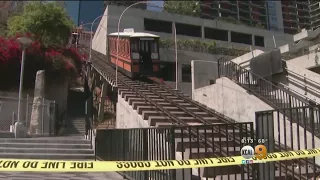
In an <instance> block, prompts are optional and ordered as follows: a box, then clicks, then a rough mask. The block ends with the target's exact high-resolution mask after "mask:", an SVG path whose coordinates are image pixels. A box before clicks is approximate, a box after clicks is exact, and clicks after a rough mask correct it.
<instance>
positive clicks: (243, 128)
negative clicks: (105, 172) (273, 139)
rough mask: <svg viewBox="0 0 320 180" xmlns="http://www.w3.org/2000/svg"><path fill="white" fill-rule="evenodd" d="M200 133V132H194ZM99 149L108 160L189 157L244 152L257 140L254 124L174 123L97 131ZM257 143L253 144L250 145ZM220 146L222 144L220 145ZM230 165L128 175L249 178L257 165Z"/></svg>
mask: <svg viewBox="0 0 320 180" xmlns="http://www.w3.org/2000/svg"><path fill="white" fill-rule="evenodd" d="M194 132H196V135H195V134H194ZM96 138H97V139H96V150H97V151H96V152H97V156H98V158H99V159H102V160H106V161H141V160H169V159H177V160H187V159H197V158H205V157H221V156H223V155H222V154H223V153H224V152H222V151H226V152H227V156H237V155H240V149H241V147H243V146H244V145H247V143H246V142H243V141H240V139H248V138H250V139H254V137H253V123H252V122H250V123H233V124H214V125H201V126H182V127H177V126H172V127H168V128H144V129H107V130H97V137H96ZM250 145H253V144H250ZM217 146H219V147H218V148H217ZM250 166H251V165H247V166H228V167H214V168H198V169H181V170H161V171H134V172H126V173H125V174H124V175H125V176H126V177H127V178H131V179H150V178H152V179H157V180H158V179H159V180H162V179H164V180H176V179H192V178H200V177H202V178H204V179H206V178H207V179H210V178H224V179H228V178H232V177H234V176H237V177H238V179H249V178H252V177H255V176H254V174H255V172H253V168H252V167H251V168H249V167H250Z"/></svg>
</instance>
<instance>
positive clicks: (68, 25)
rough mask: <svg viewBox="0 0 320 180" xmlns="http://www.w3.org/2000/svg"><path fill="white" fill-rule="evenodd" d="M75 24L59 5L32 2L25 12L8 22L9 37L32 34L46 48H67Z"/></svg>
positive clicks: (26, 6)
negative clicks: (18, 34)
mask: <svg viewBox="0 0 320 180" xmlns="http://www.w3.org/2000/svg"><path fill="white" fill-rule="evenodd" d="M72 27H73V23H72V21H71V20H70V18H69V16H68V14H67V13H66V11H65V10H64V8H63V7H62V6H60V5H58V4H57V3H41V2H31V3H28V4H27V5H25V8H24V11H23V12H22V13H21V14H20V15H18V16H14V17H11V18H9V20H8V35H9V36H14V35H16V34H17V33H26V32H30V33H32V34H35V37H34V39H35V40H38V41H39V42H40V43H41V44H43V45H44V46H45V47H61V46H65V45H66V44H67V42H68V38H69V37H70V33H71V30H72Z"/></svg>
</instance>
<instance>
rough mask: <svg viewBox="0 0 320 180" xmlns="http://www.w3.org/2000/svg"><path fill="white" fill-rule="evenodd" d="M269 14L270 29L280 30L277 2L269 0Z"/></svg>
mask: <svg viewBox="0 0 320 180" xmlns="http://www.w3.org/2000/svg"><path fill="white" fill-rule="evenodd" d="M267 5H268V15H269V27H270V30H275V31H277V30H278V28H279V27H278V18H277V7H276V6H277V5H276V2H274V1H271V0H268V1H267Z"/></svg>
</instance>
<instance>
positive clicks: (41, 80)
mask: <svg viewBox="0 0 320 180" xmlns="http://www.w3.org/2000/svg"><path fill="white" fill-rule="evenodd" d="M44 95H45V71H44V70H40V71H38V72H37V75H36V82H35V88H34V98H33V105H32V112H31V121H30V127H29V132H28V133H29V134H34V135H36V134H41V133H42V131H41V130H42V128H41V127H42V123H44V122H43V121H44V119H42V117H43V116H42V108H43V98H44ZM45 124H46V123H45Z"/></svg>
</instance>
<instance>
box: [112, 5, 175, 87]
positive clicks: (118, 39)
mask: <svg viewBox="0 0 320 180" xmlns="http://www.w3.org/2000/svg"><path fill="white" fill-rule="evenodd" d="M137 4H151V5H153V6H156V7H158V8H161V7H160V6H158V5H157V4H153V3H150V2H148V1H139V2H136V3H134V4H131V5H130V6H128V7H126V8H125V9H124V10H123V11H122V13H121V15H120V17H119V20H118V38H117V59H116V87H117V86H118V59H119V41H120V22H121V18H122V16H123V14H124V13H125V12H126V11H127V10H128V9H129V8H131V7H132V6H135V5H137ZM169 14H170V13H169ZM170 15H171V16H172V14H170ZM172 19H173V29H174V46H175V47H174V49H175V60H176V90H178V50H177V31H176V23H175V21H174V18H173V17H172Z"/></svg>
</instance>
